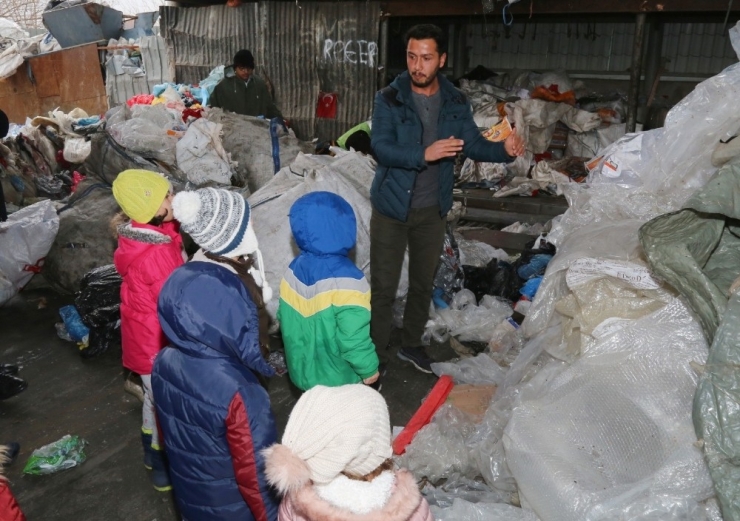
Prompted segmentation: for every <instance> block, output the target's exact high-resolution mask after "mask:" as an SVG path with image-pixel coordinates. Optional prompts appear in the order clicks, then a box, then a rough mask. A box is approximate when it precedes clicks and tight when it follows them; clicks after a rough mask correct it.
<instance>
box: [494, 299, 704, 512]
mask: <svg viewBox="0 0 740 521" xmlns="http://www.w3.org/2000/svg"><path fill="white" fill-rule="evenodd" d="M706 356H707V345H706V342H705V341H704V337H703V335H702V332H701V328H700V327H699V325H698V324H697V323H696V321H695V320H694V319H693V316H692V315H691V312H690V311H689V309H688V308H687V307H686V305H685V304H683V303H682V302H681V301H679V300H677V299H675V300H673V301H671V302H670V303H669V304H668V305H667V306H665V307H664V308H663V309H661V310H659V311H657V312H655V313H653V314H651V315H648V316H646V317H644V318H642V319H640V320H636V321H632V322H631V323H630V324H629V325H627V326H625V327H623V328H621V329H620V330H618V331H616V332H615V333H614V334H612V335H609V336H607V337H605V338H603V339H602V340H601V341H599V342H597V343H595V344H594V345H592V346H591V347H590V348H589V350H588V351H586V352H584V353H583V354H582V356H581V358H580V359H578V360H577V361H576V362H574V363H573V364H572V365H571V366H569V367H568V368H567V369H565V370H564V371H562V372H561V373H560V374H559V375H557V376H556V377H555V378H554V379H553V380H552V381H551V382H549V384H548V385H547V388H546V392H543V393H542V394H540V395H539V396H534V397H531V398H528V399H522V401H521V402H520V403H519V405H518V406H517V407H516V408H515V409H514V410H513V413H512V417H511V421H510V422H509V423H508V425H507V427H506V431H505V434H504V446H505V449H506V457H507V463H508V467H509V468H510V469H511V472H512V474H513V475H514V477H515V478H516V483H517V485H518V487H519V494H520V496H522V498H523V502H524V500H526V504H528V505H530V506H531V507H532V509H533V510H534V511H535V512H536V513H537V514H538V515H539V516H540V517H542V518H543V519H547V520H564V521H571V520H574V519H588V520H607V519H625V517H624V515H625V514H627V513H629V512H635V511H641V512H649V511H650V509H651V505H655V504H659V505H660V506H661V509H663V510H666V509H667V510H668V511H669V512H671V511H681V510H684V509H687V508H688V507H689V506H690V505H692V504H693V503H698V502H700V501H704V500H706V499H708V498H710V497H711V496H712V495H713V489H712V483H711V480H710V479H709V472H708V470H707V467H706V464H705V462H704V458H703V455H702V453H701V450H700V449H699V448H698V447H697V446H696V436H695V435H694V432H693V428H692V423H691V402H692V397H693V394H694V390H695V388H696V383H697V376H696V374H695V373H694V371H693V369H692V367H691V364H692V363H700V364H701V363H703V362H704V360H705V359H706ZM636 517H637V518H639V519H644V517H641V516H636ZM626 518H627V519H629V518H630V517H626ZM647 518H648V519H667V517H665V516H663V517H653V518H651V517H647ZM668 518H669V517H668ZM680 519H695V518H691V517H684V518H680Z"/></svg>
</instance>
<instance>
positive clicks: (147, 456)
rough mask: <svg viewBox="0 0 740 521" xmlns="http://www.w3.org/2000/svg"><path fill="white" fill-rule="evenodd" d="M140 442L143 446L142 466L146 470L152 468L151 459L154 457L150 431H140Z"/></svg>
mask: <svg viewBox="0 0 740 521" xmlns="http://www.w3.org/2000/svg"><path fill="white" fill-rule="evenodd" d="M141 444H142V445H143V446H144V466H145V467H146V469H147V470H152V464H153V463H152V460H153V459H154V456H153V454H152V453H153V452H154V449H153V448H152V433H151V432H150V433H149V434H147V433H146V432H144V431H141Z"/></svg>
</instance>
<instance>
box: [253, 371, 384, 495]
mask: <svg viewBox="0 0 740 521" xmlns="http://www.w3.org/2000/svg"><path fill="white" fill-rule="evenodd" d="M264 455H265V467H266V476H267V480H268V481H269V482H270V484H272V485H273V486H274V487H275V488H276V489H277V490H278V491H279V492H281V493H282V494H286V493H288V492H291V491H294V490H298V489H299V488H301V487H302V486H304V485H305V484H307V483H309V482H313V483H315V484H326V483H329V482H331V481H332V480H333V479H334V478H336V477H337V476H338V475H339V474H340V473H341V472H346V473H349V474H353V475H356V476H364V475H366V474H369V473H371V472H372V471H374V470H375V469H377V468H378V467H379V466H380V465H381V464H382V463H384V462H385V461H386V460H387V459H389V458H390V457H391V455H392V449H391V426H390V419H389V416H388V405H387V404H386V403H385V399H384V398H383V397H382V396H381V395H380V393H378V392H377V391H375V390H374V389H372V388H370V387H368V386H366V385H362V384H351V385H342V386H339V387H325V386H323V385H318V386H316V387H313V388H312V389H310V390H308V391H306V392H305V393H304V394H303V396H301V398H300V399H299V400H298V403H296V405H295V407H294V408H293V411H292V412H291V413H290V418H289V419H288V425H287V426H286V427H285V433H284V434H283V439H282V443H280V444H275V445H273V446H272V447H270V448H268V449H265V451H264Z"/></svg>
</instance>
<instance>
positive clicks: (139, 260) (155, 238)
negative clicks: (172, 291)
mask: <svg viewBox="0 0 740 521" xmlns="http://www.w3.org/2000/svg"><path fill="white" fill-rule="evenodd" d="M113 262H114V263H115V265H116V270H117V271H118V273H120V274H121V277H122V278H123V284H122V285H121V348H122V351H123V366H124V367H126V368H128V369H130V370H132V371H134V372H136V373H138V374H151V372H152V364H153V363H154V358H155V357H156V356H157V353H159V351H160V350H161V349H162V348H163V347H164V346H165V345H167V338H166V337H165V336H164V333H162V328H161V327H160V326H159V317H158V316H157V298H158V297H159V290H160V289H162V285H163V284H164V282H165V281H166V280H167V277H169V276H170V273H172V272H173V271H174V270H175V269H176V268H177V267H178V266H180V265H182V264H183V262H184V261H183V257H182V238H181V237H180V234H179V226H178V224H177V223H175V222H167V223H163V224H162V225H161V226H152V225H150V224H141V223H138V222H135V221H131V222H130V223H128V224H125V225H122V226H119V227H118V249H117V250H116V252H115V254H114V255H113Z"/></svg>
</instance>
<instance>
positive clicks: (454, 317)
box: [424, 289, 514, 343]
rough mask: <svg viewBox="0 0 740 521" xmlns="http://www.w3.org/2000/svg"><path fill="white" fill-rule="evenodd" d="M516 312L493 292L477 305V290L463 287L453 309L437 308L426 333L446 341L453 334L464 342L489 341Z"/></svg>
mask: <svg viewBox="0 0 740 521" xmlns="http://www.w3.org/2000/svg"><path fill="white" fill-rule="evenodd" d="M513 312H514V310H513V309H512V307H511V305H510V304H509V303H508V302H507V301H505V300H503V299H498V298H496V297H492V296H491V295H485V296H484V297H483V298H482V299H481V302H480V305H476V299H475V295H474V294H473V292H472V291H470V290H469V289H463V290H460V291H459V292H457V293H456V294H455V296H454V297H453V298H452V302H450V307H449V308H447V309H436V310H434V311H433V313H432V315H431V316H430V318H429V321H428V322H427V325H426V329H425V331H424V336H425V337H427V338H429V337H431V338H432V339H434V340H435V341H437V342H445V341H446V340H447V339H448V338H449V337H450V336H453V337H455V338H457V339H458V340H460V341H463V342H465V341H471V342H486V343H487V342H489V341H490V340H491V338H492V336H493V331H494V329H495V327H496V326H497V325H498V324H499V323H500V322H501V321H502V320H504V319H506V318H507V317H510V316H511V315H512V314H513Z"/></svg>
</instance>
